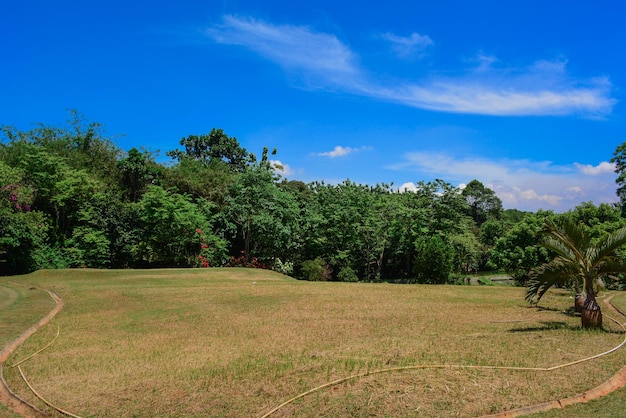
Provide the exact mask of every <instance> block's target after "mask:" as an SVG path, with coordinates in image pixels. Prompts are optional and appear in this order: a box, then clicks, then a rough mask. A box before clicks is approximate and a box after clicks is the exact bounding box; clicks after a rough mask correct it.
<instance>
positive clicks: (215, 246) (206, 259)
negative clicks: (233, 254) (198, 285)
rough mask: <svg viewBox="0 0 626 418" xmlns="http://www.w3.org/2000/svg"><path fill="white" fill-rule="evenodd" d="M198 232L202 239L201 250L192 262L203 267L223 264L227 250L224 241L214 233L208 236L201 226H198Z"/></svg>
mask: <svg viewBox="0 0 626 418" xmlns="http://www.w3.org/2000/svg"><path fill="white" fill-rule="evenodd" d="M196 233H197V234H198V238H199V240H200V251H199V253H198V254H197V255H196V257H195V260H194V262H193V263H192V264H193V265H195V266H197V267H202V268H207V267H211V265H214V266H215V265H221V263H222V262H223V257H224V252H225V245H224V242H223V241H221V240H219V239H218V238H217V237H215V236H214V235H208V236H207V234H205V233H204V232H203V231H202V229H201V228H196ZM208 241H211V242H210V243H209V242H208Z"/></svg>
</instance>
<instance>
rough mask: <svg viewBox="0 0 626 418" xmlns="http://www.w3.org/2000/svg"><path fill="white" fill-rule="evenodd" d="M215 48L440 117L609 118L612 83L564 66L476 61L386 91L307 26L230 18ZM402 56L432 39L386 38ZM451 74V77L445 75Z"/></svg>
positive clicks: (214, 31) (334, 42) (348, 54)
mask: <svg viewBox="0 0 626 418" xmlns="http://www.w3.org/2000/svg"><path fill="white" fill-rule="evenodd" d="M204 34H205V35H206V36H207V37H209V38H211V39H213V40H214V41H215V42H217V43H221V44H226V45H238V46H242V47H245V48H247V49H249V50H251V51H253V52H255V53H257V54H259V55H260V56H262V57H264V58H266V59H268V60H270V61H273V62H275V63H277V64H279V65H280V66H282V67H283V68H285V69H286V70H288V71H290V72H292V73H295V74H298V75H300V76H301V78H302V79H303V80H306V81H307V83H309V84H310V85H315V86H316V87H318V88H326V89H329V90H335V91H344V92H348V93H352V94H357V95H362V96H367V97H371V98H374V99H378V100H385V101H391V102H396V103H399V104H402V105H405V106H412V107H416V108H420V109H428V110H433V111H440V112H452V113H471V114H482V115H501V116H504V115H508V116H521V115H571V114H575V115H582V116H585V117H591V118H597V117H602V116H604V115H606V114H608V113H610V112H611V110H612V108H613V106H614V105H615V103H616V100H615V99H613V98H611V96H610V93H611V83H610V81H609V80H608V78H606V77H597V78H593V79H590V80H579V79H575V78H573V77H571V76H570V75H568V73H567V68H566V66H567V61H566V60H565V59H563V58H562V57H558V59H556V60H538V61H536V62H534V63H531V64H530V65H528V66H526V67H521V68H515V67H507V66H506V65H500V66H496V65H494V64H496V63H498V64H500V62H499V61H498V59H497V58H496V57H494V56H489V55H487V54H484V53H480V54H478V55H477V58H476V62H477V63H478V65H477V66H475V67H471V68H466V69H464V70H462V71H459V72H457V74H456V75H453V76H450V75H448V76H442V75H441V74H443V72H437V73H433V75H431V76H430V77H426V78H424V79H421V80H406V81H404V82H398V83H395V84H389V81H388V80H389V79H390V78H389V77H384V78H383V77H382V76H377V75H376V74H375V72H374V71H373V70H371V69H370V70H368V69H364V68H361V67H360V66H359V64H358V59H357V54H356V53H354V52H353V51H352V50H351V49H350V47H349V46H348V45H346V44H345V43H343V42H342V41H341V40H339V39H338V38H337V37H336V36H335V35H333V34H330V33H324V32H318V31H315V30H314V29H313V28H310V27H308V26H294V25H276V24H272V23H267V22H264V21H261V20H256V19H253V18H241V17H236V16H231V15H226V16H224V17H223V22H222V23H221V24H218V25H214V26H212V27H209V28H207V29H206V30H205V31H204ZM385 36H386V39H387V40H388V41H390V42H392V44H393V45H394V46H395V47H396V48H399V49H398V52H402V53H410V52H411V51H416V50H418V49H419V48H420V47H422V48H423V47H424V46H427V44H429V43H428V42H429V41H430V42H431V43H432V40H430V38H428V37H427V36H423V35H419V34H417V33H414V34H412V35H411V36H410V37H408V38H403V37H400V36H397V35H393V34H386V35H385ZM446 73H447V74H449V72H446Z"/></svg>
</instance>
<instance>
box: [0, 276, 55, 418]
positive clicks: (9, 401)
mask: <svg viewBox="0 0 626 418" xmlns="http://www.w3.org/2000/svg"><path fill="white" fill-rule="evenodd" d="M2 289H8V288H4V287H3V288H2ZM10 290H13V289H10ZM13 292H15V290H13ZM45 292H48V294H49V295H50V297H51V298H52V299H53V300H54V302H55V307H54V308H53V309H52V310H51V311H50V312H49V313H48V315H46V316H45V317H44V318H42V319H41V320H40V321H39V322H37V323H36V324H35V325H33V326H32V327H30V328H29V329H27V330H26V331H25V332H24V333H22V335H20V336H19V337H17V338H16V339H15V340H13V341H11V342H10V343H8V344H7V345H6V346H4V348H3V349H2V350H1V351H0V403H2V404H4V405H6V406H7V407H8V408H9V409H11V410H12V411H14V412H15V413H17V414H19V415H22V416H24V417H37V418H39V417H47V415H46V414H45V413H44V412H42V411H40V410H39V409H37V408H36V407H34V406H33V405H30V404H29V403H27V402H25V401H24V400H22V399H20V398H19V397H18V396H16V395H15V394H14V393H13V392H11V390H10V389H9V387H8V386H7V384H6V382H5V381H4V378H3V377H2V367H3V366H4V363H5V362H6V361H7V359H8V358H9V356H10V355H11V354H12V353H13V352H14V351H15V350H16V349H17V347H19V346H20V345H21V344H22V343H23V342H24V341H26V339H27V338H28V337H30V336H31V335H33V334H34V333H35V332H37V330H38V329H39V328H41V327H43V326H44V325H46V324H47V323H48V322H50V320H51V319H52V318H54V316H55V315H56V314H57V313H59V312H60V311H61V309H63V300H62V299H61V297H60V296H59V295H57V294H56V293H54V292H52V291H50V290H45ZM8 293H9V294H11V292H8ZM15 294H16V298H17V292H15ZM11 303H13V302H11Z"/></svg>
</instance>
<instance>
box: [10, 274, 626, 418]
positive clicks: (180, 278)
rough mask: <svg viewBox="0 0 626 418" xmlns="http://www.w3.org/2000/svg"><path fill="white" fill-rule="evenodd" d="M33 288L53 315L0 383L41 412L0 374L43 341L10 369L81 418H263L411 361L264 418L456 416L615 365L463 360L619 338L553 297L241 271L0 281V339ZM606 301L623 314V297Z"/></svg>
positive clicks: (609, 406)
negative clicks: (535, 303)
mask: <svg viewBox="0 0 626 418" xmlns="http://www.w3.org/2000/svg"><path fill="white" fill-rule="evenodd" d="M39 288H45V289H50V290H53V291H55V292H57V293H58V294H59V295H61V297H62V298H63V299H64V301H65V308H64V309H63V310H62V311H61V312H60V313H59V314H58V315H57V317H56V318H55V319H54V320H53V321H52V322H50V323H49V324H48V325H46V326H45V327H44V328H42V329H41V330H40V331H39V332H37V333H36V334H35V335H34V336H32V337H31V338H30V339H28V340H27V341H26V343H24V344H23V345H22V346H21V347H20V348H19V349H18V350H17V351H16V352H15V353H14V354H13V356H12V357H11V358H10V359H9V360H8V361H7V363H6V364H5V368H4V377H5V380H6V381H7V383H8V385H9V386H10V387H11V388H12V389H13V390H14V391H15V392H16V393H18V394H19V395H20V396H22V397H23V398H25V399H27V400H29V401H30V402H32V403H33V404H35V405H38V406H39V407H41V408H45V406H44V405H43V404H42V403H41V402H40V401H39V400H37V399H36V398H35V397H34V395H32V393H31V392H30V390H29V389H28V388H27V387H26V385H25V384H24V383H23V381H22V379H21V378H20V376H19V373H18V371H17V368H12V367H10V365H12V364H15V363H17V362H19V361H20V360H22V359H24V358H26V357H28V356H29V355H31V354H32V353H34V352H36V351H38V350H39V349H41V348H42V347H44V346H46V345H47V344H49V343H50V342H51V341H53V340H54V343H53V344H52V345H51V346H50V347H49V348H48V349H46V350H45V351H43V352H42V353H40V354H38V355H35V356H34V357H32V358H31V359H29V360H27V361H26V362H24V363H23V364H22V365H21V366H20V367H21V368H22V370H23V372H24V374H25V375H26V376H27V378H28V379H29V381H30V382H31V384H32V385H33V387H34V388H35V389H36V390H37V391H38V392H39V393H40V394H41V395H42V396H44V397H45V398H46V399H47V400H49V401H50V402H52V403H54V404H55V405H57V406H60V407H62V408H63V409H66V410H68V411H70V412H72V413H74V414H76V415H79V416H82V417H87V416H96V417H131V416H132V417H140V416H149V417H177V416H185V417H187V416H189V417H192V416H195V417H261V416H263V415H264V414H265V413H266V412H268V411H270V410H272V409H273V408H274V407H276V406H278V405H280V404H281V403H282V402H283V401H286V400H288V399H291V398H293V397H296V396H297V395H299V394H301V393H303V392H305V391H308V390H310V389H312V388H315V387H319V386H321V385H324V384H326V383H328V382H331V381H334V380H336V379H342V378H345V377H349V376H352V375H357V374H362V373H365V372H376V371H379V370H386V369H390V368H401V367H411V366H425V368H423V369H406V370H402V371H400V370H397V371H388V372H383V373H372V374H370V375H368V376H365V377H360V378H355V379H349V380H347V381H345V382H343V383H341V384H338V385H334V386H329V387H325V388H323V389H320V390H318V391H315V392H314V393H311V394H310V395H307V396H304V397H302V398H299V399H297V400H295V401H293V402H291V403H289V404H288V405H286V406H284V407H283V408H281V409H279V410H278V411H276V412H275V413H274V414H272V416H273V417H286V416H289V417H291V416H295V417H309V416H329V417H330V416H333V417H341V416H346V417H347V416H350V417H352V416H356V417H359V416H361V417H365V416H368V417H369V416H393V417H414V416H421V417H440V416H449V417H455V416H458V417H470V416H480V415H484V414H490V413H495V412H500V411H504V410H508V409H512V408H516V407H521V406H525V405H530V404H535V403H540V402H545V401H549V400H554V399H561V398H565V397H568V396H572V395H575V394H578V393H581V392H583V391H585V390H587V389H590V388H592V387H595V386H597V385H599V384H600V383H602V382H603V381H605V380H606V379H608V378H609V377H610V376H612V375H613V374H614V373H615V372H617V371H618V370H619V369H620V368H621V367H622V366H623V365H624V364H626V348H623V349H620V350H618V351H616V352H614V353H611V354H609V355H607V356H604V357H601V358H598V359H594V360H591V361H588V362H584V363H580V364H577V365H575V366H570V367H565V368H561V369H557V370H554V371H550V372H547V371H530V370H501V369H480V368H469V367H468V366H515V367H528V368H535V367H542V368H547V367H551V366H556V365H560V364H565V363H569V362H572V361H575V360H578V359H582V358H586V357H589V356H592V355H595V354H598V353H601V352H604V351H606V350H609V349H611V348H613V347H615V346H617V345H618V344H620V343H621V342H622V341H623V339H624V336H623V334H622V333H621V331H620V328H619V327H617V326H616V325H614V324H612V322H611V321H609V320H606V319H605V330H604V331H585V330H581V329H580V328H579V324H580V318H578V317H575V316H573V315H571V314H569V313H568V312H567V311H568V310H569V308H570V307H571V306H572V305H573V300H572V299H571V297H570V295H569V294H568V293H566V292H564V291H554V292H551V293H550V294H548V295H547V296H546V297H545V298H544V300H542V303H541V308H540V309H537V308H531V307H529V306H527V305H526V303H525V302H524V290H523V289H522V288H516V287H505V286H485V287H483V286H418V285H392V284H359V283H326V282H300V281H296V280H293V279H290V278H287V277H285V276H282V275H279V274H276V273H273V272H270V271H264V270H246V269H197V270H143V271H137V270H123V271H110V270H64V271H40V272H36V273H34V274H31V275H26V276H13V277H6V278H0V343H1V344H2V345H4V344H6V342H8V341H10V340H12V339H13V338H15V337H16V336H17V335H19V334H20V332H21V331H23V330H25V329H26V328H28V327H29V326H30V325H32V324H33V323H35V322H36V321H37V320H38V319H39V318H41V317H42V316H44V315H45V314H46V313H47V312H48V311H49V310H50V309H51V308H52V306H53V302H52V300H51V299H50V298H49V296H48V295H47V294H46V293H45V292H43V291H42V290H40V289H39ZM3 301H5V302H4V303H3ZM614 302H616V303H617V304H618V305H619V304H621V305H622V307H626V295H624V294H617V295H616V296H615V297H614ZM604 312H605V313H607V314H610V312H609V311H608V309H606V308H604ZM611 315H612V314H611ZM621 321H622V322H623V321H624V318H622V319H621ZM57 332H58V334H59V337H58V338H57V339H56V340H55V337H56V335H57ZM430 366H441V367H440V368H431V367H430ZM443 366H449V367H443ZM458 366H461V367H458ZM466 367H467V368H466ZM625 400H626V389H620V390H619V391H617V392H615V393H614V394H613V395H610V396H609V397H607V398H606V399H602V400H600V401H598V402H596V403H590V404H586V405H583V406H581V407H579V406H575V407H573V408H576V409H569V410H567V411H557V412H556V415H541V416H545V417H565V416H568V417H571V416H589V415H590V414H591V415H593V416H611V417H615V416H620V415H618V414H619V413H622V412H623V409H624V408H623V405H624V404H625V403H626V402H625ZM585 408H587V409H585ZM589 408H591V409H589ZM2 411H3V409H2V408H0V416H1V414H2ZM572 411H573V412H572ZM590 411H593V412H590ZM565 412H569V413H566V414H565V415H558V414H559V413H565ZM600 412H602V413H604V412H606V413H607V414H609V415H601V414H599V413H600ZM610 414H612V415H610Z"/></svg>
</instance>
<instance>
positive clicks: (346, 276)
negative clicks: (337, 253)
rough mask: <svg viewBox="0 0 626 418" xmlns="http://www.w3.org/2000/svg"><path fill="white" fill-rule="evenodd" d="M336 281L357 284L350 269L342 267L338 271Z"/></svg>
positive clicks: (356, 278) (356, 279) (357, 279)
mask: <svg viewBox="0 0 626 418" xmlns="http://www.w3.org/2000/svg"><path fill="white" fill-rule="evenodd" d="M337 280H339V281H341V282H358V281H359V278H358V277H357V275H356V273H355V272H354V270H352V269H351V268H350V267H342V269H341V270H339V274H337Z"/></svg>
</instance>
